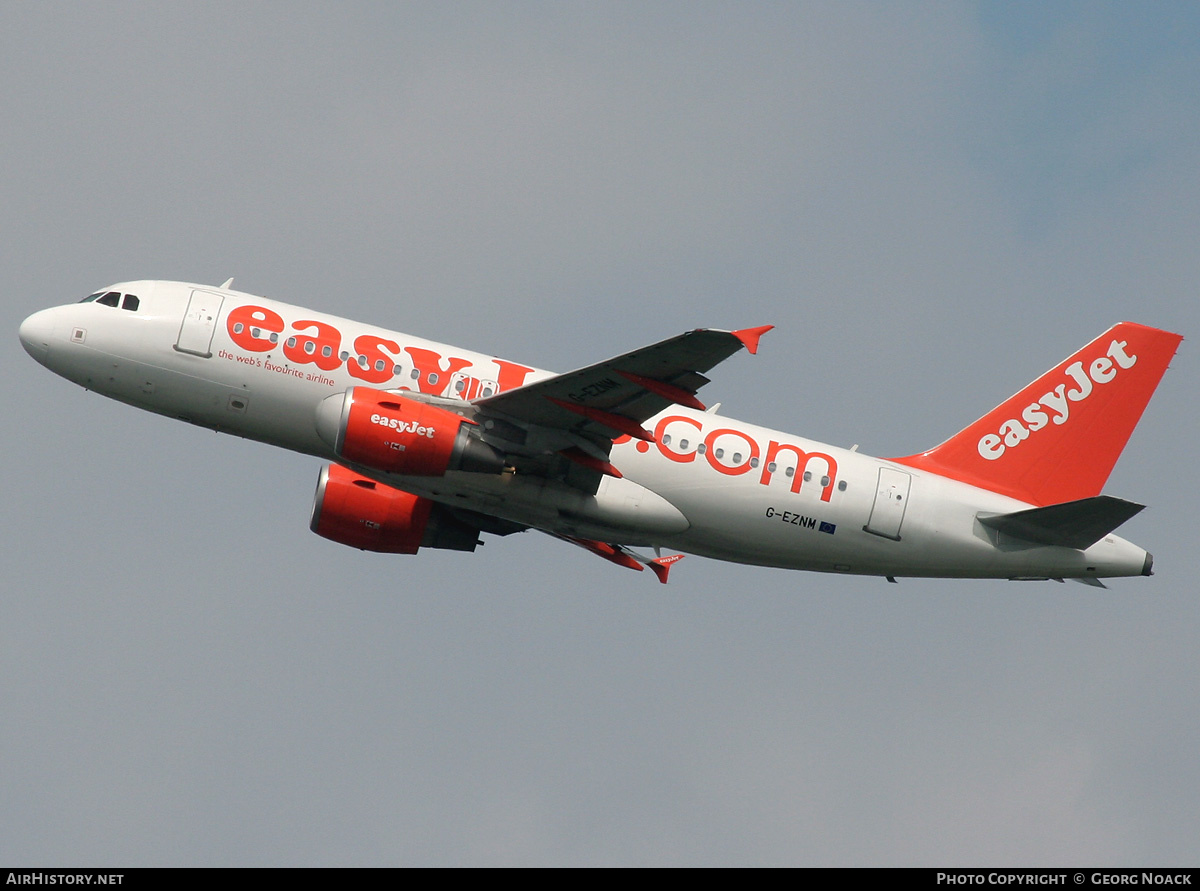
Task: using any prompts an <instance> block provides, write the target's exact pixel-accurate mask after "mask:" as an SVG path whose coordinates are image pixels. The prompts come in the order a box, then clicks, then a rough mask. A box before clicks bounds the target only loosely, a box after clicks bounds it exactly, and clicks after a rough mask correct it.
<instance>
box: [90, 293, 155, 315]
mask: <svg viewBox="0 0 1200 891" xmlns="http://www.w3.org/2000/svg"><path fill="white" fill-rule="evenodd" d="M79 302H80V303H99V304H100V305H101V306H120V307H121V308H122V309H127V310H129V311H130V312H137V310H138V306H139V305H140V304H141V301H140V300H138V299H137V298H136V297H134V296H133V295H132V294H126V295H125V299H124V300H122V299H121V292H120V291H108V292H107V293H106V292H104V291H97V292H96V293H95V294H89V295H88V296H87V297H84V298H83V299H82V300H80V301H79Z"/></svg>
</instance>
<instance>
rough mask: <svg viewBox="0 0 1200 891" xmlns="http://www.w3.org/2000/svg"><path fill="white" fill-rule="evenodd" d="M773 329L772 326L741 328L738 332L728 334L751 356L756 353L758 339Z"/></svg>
mask: <svg viewBox="0 0 1200 891" xmlns="http://www.w3.org/2000/svg"><path fill="white" fill-rule="evenodd" d="M774 327H775V326H774V325H761V326H759V327H758V328H742V329H741V330H739V331H732V332H730V333H731V334H733V336H734V337H736V338H737V339H738V340H740V341H741V342H742V343H743V344H744V345H745V347H746V349H747V350H749V351H750V354H751V355H753V354H754V353H757V352H758V339H759V338H760V337H762V336H763V335H764V334H766V333H767V332H768V331H770V330H771V329H772V328H774Z"/></svg>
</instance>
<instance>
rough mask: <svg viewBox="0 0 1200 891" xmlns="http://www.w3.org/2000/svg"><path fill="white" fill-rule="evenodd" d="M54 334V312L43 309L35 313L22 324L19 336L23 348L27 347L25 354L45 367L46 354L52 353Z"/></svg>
mask: <svg viewBox="0 0 1200 891" xmlns="http://www.w3.org/2000/svg"><path fill="white" fill-rule="evenodd" d="M53 333H54V315H53V311H52V310H49V309H43V310H41V311H40V312H35V313H34V314H33V315H31V316H30V317H29V318H27V319H26V320H25V321H23V322H22V323H21V330H20V331H19V332H18V336H19V337H20V338H21V346H23V347H25V352H27V353H29V355H31V356H33V358H35V359H37V361H39V362H41V363H42V364H43V365H44V364H45V362H46V354H47V353H49V352H50V337H51V335H52V334H53Z"/></svg>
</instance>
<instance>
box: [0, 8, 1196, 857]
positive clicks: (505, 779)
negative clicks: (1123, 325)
mask: <svg viewBox="0 0 1200 891" xmlns="http://www.w3.org/2000/svg"><path fill="white" fill-rule="evenodd" d="M1042 7H1043V4H1040V3H1038V4H1033V3H1031V4H1014V3H1007V2H1005V3H985V4H974V3H966V4H963V3H943V4H933V3H928V4H920V5H917V4H866V5H855V4H851V3H844V2H837V3H829V4H808V3H797V4H761V5H754V4H732V3H729V4H696V3H686V4H643V3H631V4H615V3H597V4H593V5H577V4H563V3H551V4H545V5H541V4H524V3H510V4H495V3H488V4H480V5H475V4H457V5H452V4H441V3H438V4H428V5H425V4H404V5H401V4H349V3H340V4H336V5H330V6H323V5H310V4H300V3H287V4H269V3H256V4H245V5H241V4H195V5H184V4H175V3H167V4H154V3H150V4H96V5H88V4H78V3H68V4H61V5H56V4H52V3H38V4H33V3H8V4H4V5H3V6H0V79H2V82H3V84H4V88H3V89H2V90H0V120H2V121H3V125H2V126H0V161H2V162H3V163H2V164H0V201H2V204H3V208H4V211H5V217H6V219H7V220H8V223H7V226H6V227H5V233H4V235H5V237H4V238H3V239H2V240H0V260H2V268H3V272H4V281H5V290H6V292H7V294H8V298H7V299H6V300H5V301H4V302H3V319H2V321H3V330H6V331H8V336H7V337H5V338H0V368H2V369H3V371H4V374H5V377H6V378H7V379H8V381H9V385H8V387H9V393H10V397H9V412H10V415H11V417H10V419H9V422H8V423H6V424H5V425H3V427H2V428H0V443H3V450H4V451H3V454H4V455H5V456H6V459H7V463H8V468H9V470H8V473H7V474H6V480H5V483H4V489H3V491H4V493H5V497H4V499H3V507H2V508H0V510H2V511H3V512H4V517H5V523H4V527H5V542H4V545H3V546H2V547H0V577H2V578H3V579H4V585H3V594H2V595H0V610H2V613H0V615H2V620H0V862H4V863H8V864H30V863H36V864H46V865H50V864H59V865H67V864H70V865H76V864H98V865H99V864H114V865H119V866H132V865H156V864H164V865H185V864H197V865H271V864H297V865H298V864H323V865H337V864H899V865H979V864H988V865H1000V864H1021V865H1026V864H1048V865H1063V864H1072V863H1075V864H1081V865H1101V864H1105V865H1107V864H1127V865H1143V864H1148V865H1181V864H1190V865H1195V863H1196V861H1197V859H1198V855H1200V843H1198V842H1197V839H1200V812H1198V810H1197V807H1196V802H1197V800H1200V758H1197V752H1198V751H1200V680H1198V679H1200V657H1198V656H1197V647H1196V640H1197V633H1198V632H1200V603H1198V598H1197V586H1196V580H1195V569H1194V566H1195V563H1194V558H1195V544H1194V541H1195V537H1196V536H1195V527H1194V518H1195V509H1194V507H1193V506H1192V505H1191V495H1192V487H1193V486H1194V485H1195V484H1196V482H1197V474H1196V470H1195V460H1194V455H1195V451H1196V449H1195V442H1196V440H1197V438H1198V437H1200V423H1198V421H1197V411H1196V396H1195V393H1196V389H1197V385H1198V384H1200V371H1198V365H1197V361H1196V358H1195V351H1194V348H1193V344H1194V342H1195V340H1194V338H1195V337H1197V336H1200V306H1198V303H1197V300H1196V294H1195V291H1196V282H1197V281H1198V280H1200V252H1198V251H1197V250H1196V244H1197V236H1198V235H1200V93H1197V91H1196V84H1197V83H1198V82H1200V8H1198V7H1197V6H1196V5H1195V4H1193V3H1184V2H1178V3H1158V4H1155V3H1140V4H1104V3H1094V2H1087V3H1083V2H1079V3H1070V2H1064V3H1057V4H1053V5H1052V7H1051V9H1050V10H1049V11H1047V10H1045V9H1043V8H1042ZM230 275H235V276H237V280H236V283H235V284H236V286H238V287H240V288H242V289H245V290H248V291H251V292H253V293H264V294H267V295H269V296H272V297H277V298H280V299H284V300H288V301H290V302H295V303H298V304H301V305H308V306H312V307H316V308H320V309H323V310H326V311H329V312H333V313H337V314H340V315H345V316H350V317H353V318H358V319H361V320H363V321H366V322H371V323H375V324H380V325H385V326H388V327H392V328H396V329H399V330H402V331H409V332H412V333H415V334H419V335H421V336H425V337H430V338H433V339H439V340H444V341H448V342H452V343H459V344H461V345H463V346H466V347H471V348H476V349H480V350H484V351H487V352H492V353H495V354H498V355H501V356H504V357H507V358H511V359H514V360H519V361H524V362H528V363H531V364H535V365H538V366H540V367H546V368H552V369H561V370H566V369H568V368H572V367H575V366H578V365H581V364H585V363H586V362H589V361H594V360H599V359H602V358H606V357H608V356H610V355H615V354H617V353H620V352H623V351H626V350H628V349H632V348H634V347H637V346H641V345H643V344H645V343H650V342H653V341H655V340H658V339H661V338H664V337H668V336H671V335H673V334H676V333H678V332H680V331H683V330H686V329H688V328H693V327H698V326H715V327H744V326H750V325H760V324H764V323H773V324H775V325H777V326H778V328H777V330H776V331H773V332H772V333H771V334H770V335H769V336H768V337H767V338H765V339H764V341H763V344H762V349H761V350H760V352H759V354H758V356H756V357H750V356H746V355H742V356H739V357H735V358H733V359H731V360H730V361H729V362H728V363H726V364H725V365H723V366H721V367H720V368H719V369H717V371H716V372H715V373H714V375H713V378H714V380H713V383H712V384H710V385H709V386H708V387H707V388H706V389H705V390H704V394H703V395H704V398H705V400H706V401H709V402H711V401H721V402H723V403H724V408H723V409H722V412H723V413H724V414H727V415H730V416H733V417H738V418H742V419H744V420H747V421H752V422H755V423H762V424H766V425H769V426H773V427H777V428H780V429H784V430H789V431H793V432H796V433H799V434H802V435H806V436H812V437H815V438H817V439H821V440H825V441H828V442H832V443H835V444H838V445H843V446H848V445H850V444H852V443H860V444H861V447H862V449H863V450H864V451H866V452H869V453H872V454H881V455H902V454H908V453H911V452H915V451H918V450H920V449H922V448H925V447H928V446H930V445H933V444H934V443H936V442H939V441H941V440H942V439H944V438H945V437H946V436H947V435H949V434H951V433H953V432H954V431H956V430H958V429H959V428H961V427H963V426H965V425H966V424H967V423H968V422H970V421H971V420H974V418H976V417H978V416H979V415H980V414H981V413H982V412H983V411H984V410H986V409H988V408H990V407H991V406H993V405H995V404H996V403H998V402H999V401H1000V400H1001V399H1003V398H1004V397H1006V396H1008V395H1009V394H1010V393H1012V392H1013V391H1014V390H1016V389H1017V388H1018V387H1019V386H1021V385H1023V384H1024V383H1026V382H1027V381H1029V380H1031V379H1032V378H1034V377H1036V376H1037V375H1039V374H1040V373H1041V372H1042V371H1044V370H1045V369H1046V368H1049V367H1050V366H1052V365H1054V364H1055V363H1057V362H1058V361H1059V360H1060V359H1062V358H1064V357H1065V356H1067V355H1068V354H1070V353H1071V352H1072V351H1074V350H1075V349H1076V348H1078V347H1079V346H1081V345H1083V344H1084V343H1086V342H1087V341H1089V340H1090V339H1091V338H1092V337H1094V336H1095V335H1097V334H1098V333H1100V332H1101V331H1102V330H1104V329H1105V328H1106V327H1108V326H1109V325H1111V324H1112V323H1114V322H1116V321H1119V320H1122V319H1130V320H1133V321H1139V322H1143V323H1146V324H1151V325H1156V326H1159V327H1164V328H1168V329H1170V330H1173V331H1179V332H1181V333H1183V334H1184V335H1185V336H1187V337H1188V338H1189V340H1187V341H1185V343H1184V344H1183V347H1182V348H1181V350H1180V354H1179V356H1178V357H1177V358H1176V360H1175V363H1174V367H1173V368H1172V369H1171V371H1170V372H1169V373H1168V374H1167V376H1166V378H1165V379H1164V381H1163V384H1162V385H1161V387H1160V388H1159V392H1158V394H1157V396H1156V398H1155V400H1154V401H1153V402H1152V403H1151V405H1150V408H1149V410H1148V411H1147V413H1146V416H1145V417H1144V419H1143V421H1142V424H1141V426H1140V427H1139V428H1138V430H1137V432H1136V433H1135V435H1134V437H1133V439H1132V440H1131V441H1130V444H1129V447H1128V449H1127V450H1126V454H1125V455H1124V457H1123V458H1122V461H1121V463H1120V464H1118V466H1117V469H1116V471H1115V473H1114V474H1113V476H1112V478H1111V479H1110V481H1109V485H1108V487H1107V491H1108V492H1110V493H1111V494H1114V495H1119V496H1122V497H1126V498H1131V499H1133V500H1137V501H1141V502H1144V503H1146V504H1148V505H1150V507H1149V509H1148V510H1146V511H1145V512H1143V513H1142V514H1141V515H1139V516H1138V517H1136V518H1135V519H1134V520H1132V521H1131V522H1130V523H1129V524H1128V525H1127V526H1126V527H1124V529H1123V530H1122V532H1123V533H1124V534H1125V535H1126V536H1127V537H1129V538H1131V539H1133V540H1134V541H1136V542H1137V543H1139V544H1140V545H1142V546H1144V547H1146V548H1148V549H1149V550H1151V551H1152V552H1153V553H1154V554H1155V557H1156V560H1157V562H1156V564H1155V569H1156V575H1155V576H1154V578H1152V579H1128V580H1116V581H1114V582H1112V583H1111V585H1110V589H1109V590H1108V591H1098V590H1093V589H1091V588H1087V587H1084V586H1082V585H1077V584H1065V585H1057V584H1053V583H1026V584H1021V583H1009V582H998V581H997V582H987V581H984V582H957V581H920V580H902V581H901V583H900V584H899V585H888V584H887V583H885V582H884V581H883V580H881V579H856V578H842V577H829V576H824V575H817V574H805V573H792V572H784V571H780V570H768V569H757V568H750V567H741V566H731V565H724V564H720V563H715V562H711V561H706V560H703V559H702V558H699V557H691V558H689V559H687V560H685V561H683V562H682V563H681V564H680V565H679V566H677V567H676V568H675V569H674V570H673V573H672V581H671V584H670V585H669V586H667V587H665V588H663V587H661V586H659V585H658V584H656V583H655V581H654V580H653V578H652V577H651V576H650V574H649V573H641V574H634V573H630V572H627V571H624V570H622V569H620V568H617V567H614V566H612V565H610V564H608V563H606V562H603V561H601V560H598V559H596V558H594V557H592V556H591V555H588V554H586V553H584V552H583V551H581V550H579V549H576V548H571V547H567V546H564V545H562V544H561V543H558V542H555V541H553V540H550V539H548V538H546V537H544V536H540V535H536V534H533V533H529V534H525V535H520V536H514V537H510V538H508V539H505V540H499V539H492V540H491V541H490V542H489V544H488V545H487V546H486V547H485V548H482V549H481V550H480V551H478V552H477V553H476V554H474V555H467V554H458V553H449V552H437V551H429V552H422V553H421V554H420V555H418V556H416V557H386V556H382V555H370V554H363V553H360V552H357V551H354V550H351V549H347V548H342V547H339V546H337V545H334V544H332V543H329V542H326V541H324V540H321V539H319V538H317V537H315V536H314V535H312V533H310V532H309V531H308V529H307V520H308V511H309V506H310V503H311V497H312V490H313V487H314V485H315V481H316V476H317V471H318V468H319V462H317V461H316V460H315V459H310V458H306V457H302V456H297V455H293V454H290V453H287V452H283V451H278V450H273V449H270V448H268V447H266V446H262V445H257V444H253V443H247V442H243V441H241V440H235V439H230V438H228V437H223V436H220V435H217V434H213V433H211V432H206V431H203V430H200V429H197V428H192V427H188V426H186V425H182V424H179V423H177V422H173V421H169V420H166V419H163V418H159V417H154V416H150V415H148V414H144V413H139V412H137V411H135V410H133V409H130V408H128V407H125V406H122V405H119V404H117V403H115V402H111V401H109V400H106V399H104V398H102V397H99V396H96V395H95V394H89V393H85V392H84V391H82V390H80V389H78V388H76V387H74V386H72V385H70V384H68V383H67V382H66V381H63V380H61V379H58V378H55V377H54V376H52V375H50V374H49V373H48V372H46V371H45V370H44V369H42V368H41V367H40V366H38V365H36V363H34V362H33V361H32V360H31V359H30V358H29V357H28V356H26V355H25V353H24V352H23V351H22V350H21V348H20V345H19V343H18V341H17V337H16V329H17V325H18V324H19V322H20V320H21V319H22V318H23V317H24V316H25V315H27V314H29V313H30V312H33V311H34V310H36V309H39V308H42V307H44V306H49V305H54V304H59V303H65V302H69V301H72V300H76V299H79V298H80V297H82V296H84V295H85V294H87V293H89V292H91V291H92V290H94V289H95V288H98V287H102V286H104V285H106V284H110V283H112V282H114V281H119V280H128V279H135V278H172V279H183V280H192V281H201V282H206V283H212V284H219V283H220V282H222V281H224V280H225V279H226V278H228V277H229V276H230Z"/></svg>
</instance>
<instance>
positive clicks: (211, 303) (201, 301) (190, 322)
mask: <svg viewBox="0 0 1200 891" xmlns="http://www.w3.org/2000/svg"><path fill="white" fill-rule="evenodd" d="M224 300H225V297H224V296H223V295H221V294H215V293H213V292H212V291H199V290H197V291H192V299H191V300H189V301H188V308H187V311H186V312H185V313H184V314H183V324H182V325H181V326H180V327H179V339H178V340H177V341H176V342H175V349H177V350H178V351H179V352H181V353H191V354H192V355H193V356H202V357H203V358H205V359H208V358H210V357H211V356H212V339H213V334H214V333H216V330H217V316H218V315H220V313H221V304H222V302H224Z"/></svg>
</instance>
